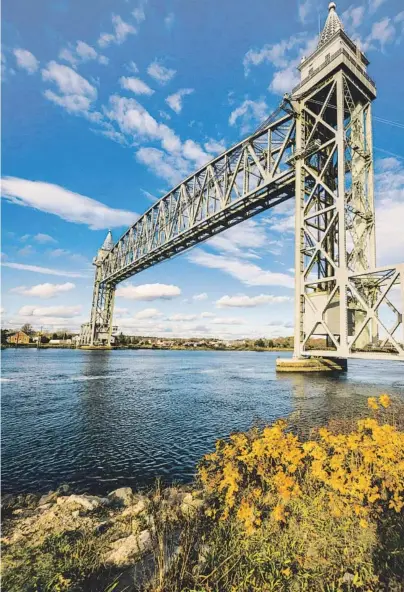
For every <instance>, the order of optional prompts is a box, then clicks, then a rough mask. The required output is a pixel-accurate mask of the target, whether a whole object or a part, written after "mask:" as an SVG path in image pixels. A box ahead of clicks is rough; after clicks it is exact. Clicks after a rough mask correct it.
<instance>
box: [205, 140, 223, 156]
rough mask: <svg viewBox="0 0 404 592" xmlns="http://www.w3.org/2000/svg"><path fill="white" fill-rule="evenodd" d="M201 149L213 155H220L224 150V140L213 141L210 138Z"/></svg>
mask: <svg viewBox="0 0 404 592" xmlns="http://www.w3.org/2000/svg"><path fill="white" fill-rule="evenodd" d="M203 147H204V148H205V150H206V151H207V152H211V153H213V154H221V153H222V152H224V151H225V150H226V144H225V142H224V140H213V139H212V138H211V139H210V140H208V141H207V142H205V144H204V145H203Z"/></svg>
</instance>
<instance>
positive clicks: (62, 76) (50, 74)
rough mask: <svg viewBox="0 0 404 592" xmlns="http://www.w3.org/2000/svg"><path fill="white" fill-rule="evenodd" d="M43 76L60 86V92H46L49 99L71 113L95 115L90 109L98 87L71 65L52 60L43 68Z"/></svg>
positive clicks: (44, 78)
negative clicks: (90, 112)
mask: <svg viewBox="0 0 404 592" xmlns="http://www.w3.org/2000/svg"><path fill="white" fill-rule="evenodd" d="M42 78H43V80H45V81H48V82H53V83H54V84H55V85H56V86H57V88H58V92H59V94H56V93H55V92H53V91H52V90H49V89H47V90H46V91H45V92H44V95H45V97H46V98H47V99H48V100H50V101H52V102H53V103H56V104H57V105H59V106H60V107H63V108H64V109H66V110H67V111H69V112H70V113H76V114H78V113H81V114H87V115H88V116H89V117H91V116H94V115H93V114H89V110H90V108H91V105H92V103H93V102H94V101H95V100H96V98H97V89H96V88H95V87H94V86H92V85H91V84H90V83H89V82H88V80H86V79H85V78H83V76H80V74H78V73H77V72H75V71H74V70H73V69H72V68H70V67H69V66H64V65H63V64H58V63H57V62H55V61H52V62H49V63H48V65H47V67H46V68H44V69H43V70H42Z"/></svg>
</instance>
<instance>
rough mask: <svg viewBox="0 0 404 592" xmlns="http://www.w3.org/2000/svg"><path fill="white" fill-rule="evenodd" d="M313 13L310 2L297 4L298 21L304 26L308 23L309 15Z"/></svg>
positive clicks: (308, 0)
mask: <svg viewBox="0 0 404 592" xmlns="http://www.w3.org/2000/svg"><path fill="white" fill-rule="evenodd" d="M311 12H313V6H312V4H311V0H305V2H300V3H299V21H300V22H301V23H302V24H303V25H304V24H305V23H306V22H307V21H308V17H309V16H310V13H311Z"/></svg>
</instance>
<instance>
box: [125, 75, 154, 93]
mask: <svg viewBox="0 0 404 592" xmlns="http://www.w3.org/2000/svg"><path fill="white" fill-rule="evenodd" d="M119 84H120V85H121V87H122V88H125V89H126V90H130V91H132V92H133V93H135V94H136V95H152V94H153V93H154V90H153V89H152V88H150V86H148V85H147V84H146V83H145V82H143V80H140V78H134V77H126V76H122V77H121V78H120V79H119Z"/></svg>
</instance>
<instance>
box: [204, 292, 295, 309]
mask: <svg viewBox="0 0 404 592" xmlns="http://www.w3.org/2000/svg"><path fill="white" fill-rule="evenodd" d="M292 300H293V298H291V297H290V296H273V295H272V294H260V295H259V296H246V295H245V294H240V295H238V296H228V295H226V296H222V297H221V298H219V300H217V301H216V306H217V307H218V308H255V307H256V306H261V305H262V304H279V303H282V302H290V301H292Z"/></svg>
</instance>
